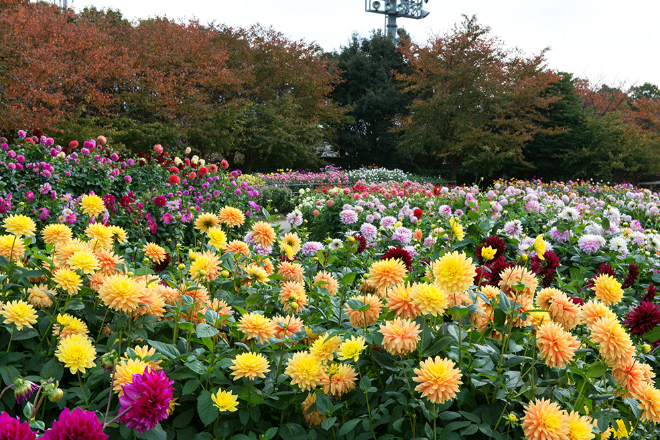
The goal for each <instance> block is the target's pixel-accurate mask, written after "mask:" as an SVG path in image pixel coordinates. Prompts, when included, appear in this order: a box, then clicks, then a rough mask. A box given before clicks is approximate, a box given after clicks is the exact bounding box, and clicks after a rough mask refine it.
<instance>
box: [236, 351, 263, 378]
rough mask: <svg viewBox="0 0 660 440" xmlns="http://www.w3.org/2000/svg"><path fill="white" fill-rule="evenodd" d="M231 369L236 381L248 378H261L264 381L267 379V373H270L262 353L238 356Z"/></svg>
mask: <svg viewBox="0 0 660 440" xmlns="http://www.w3.org/2000/svg"><path fill="white" fill-rule="evenodd" d="M229 369H230V370H232V373H231V375H232V376H234V380H238V379H240V378H241V377H247V378H248V379H255V378H257V377H260V378H262V379H263V378H265V377H266V373H268V372H269V371H270V369H269V368H268V360H267V359H266V357H265V356H264V355H263V354H261V353H252V352H248V353H241V354H239V355H238V356H236V358H235V359H234V361H233V362H232V365H231V366H230V367H229Z"/></svg>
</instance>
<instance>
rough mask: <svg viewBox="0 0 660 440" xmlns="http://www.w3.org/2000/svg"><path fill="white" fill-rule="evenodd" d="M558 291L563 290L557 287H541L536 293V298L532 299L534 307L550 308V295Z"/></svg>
mask: <svg viewBox="0 0 660 440" xmlns="http://www.w3.org/2000/svg"><path fill="white" fill-rule="evenodd" d="M559 293H563V292H562V291H561V290H559V289H555V288H554V287H544V288H543V289H541V290H539V291H538V293H537V294H536V298H535V299H534V302H535V303H536V307H538V308H539V309H543V310H550V304H551V302H552V297H553V296H555V295H556V294H559Z"/></svg>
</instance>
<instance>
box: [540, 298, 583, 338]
mask: <svg viewBox="0 0 660 440" xmlns="http://www.w3.org/2000/svg"><path fill="white" fill-rule="evenodd" d="M547 310H549V311H550V317H551V318H552V320H553V321H555V322H558V323H559V324H561V326H562V327H564V329H565V330H570V329H572V328H573V327H575V326H576V325H578V324H579V323H580V306H579V305H577V304H575V303H574V302H573V301H572V300H571V299H570V298H569V297H568V295H566V294H565V293H564V292H562V291H559V292H558V293H555V295H554V296H553V297H552V298H551V300H550V308H549V309H547Z"/></svg>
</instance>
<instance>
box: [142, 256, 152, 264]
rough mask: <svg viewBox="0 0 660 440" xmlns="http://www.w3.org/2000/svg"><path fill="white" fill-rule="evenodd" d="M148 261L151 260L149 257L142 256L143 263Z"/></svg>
mask: <svg viewBox="0 0 660 440" xmlns="http://www.w3.org/2000/svg"><path fill="white" fill-rule="evenodd" d="M150 261H151V260H150V259H149V257H144V258H143V259H142V262H143V263H145V264H146V263H148V262H150Z"/></svg>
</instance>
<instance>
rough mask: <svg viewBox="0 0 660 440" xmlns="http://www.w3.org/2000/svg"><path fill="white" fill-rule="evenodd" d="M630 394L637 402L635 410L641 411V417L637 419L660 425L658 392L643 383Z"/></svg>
mask: <svg viewBox="0 0 660 440" xmlns="http://www.w3.org/2000/svg"><path fill="white" fill-rule="evenodd" d="M631 394H632V395H633V397H634V398H635V399H637V400H638V401H639V406H638V407H637V408H639V409H641V410H642V415H641V416H640V417H639V418H640V419H642V420H644V421H649V422H653V423H660V390H658V389H657V388H656V387H654V386H653V385H652V384H649V383H645V384H642V385H641V386H640V387H639V388H638V389H637V390H635V391H633V392H632V393H631Z"/></svg>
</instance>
